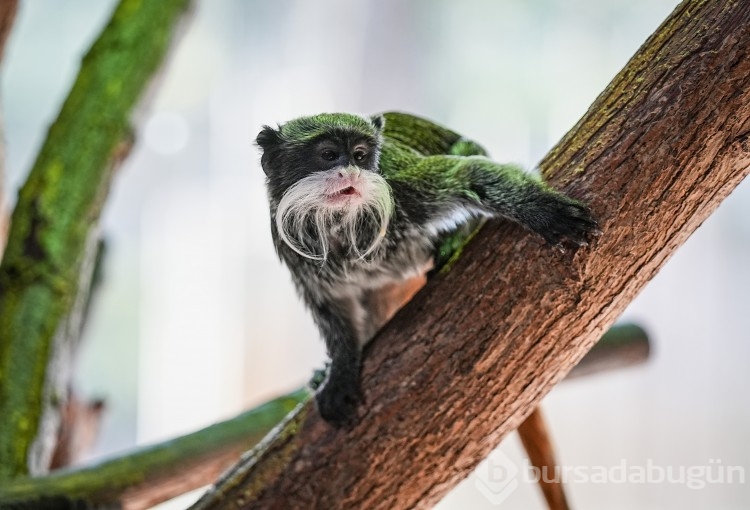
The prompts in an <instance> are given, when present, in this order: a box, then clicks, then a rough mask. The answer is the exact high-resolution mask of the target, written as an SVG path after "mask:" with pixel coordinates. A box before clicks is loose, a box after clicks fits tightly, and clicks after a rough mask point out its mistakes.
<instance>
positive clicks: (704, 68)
mask: <svg viewBox="0 0 750 510" xmlns="http://www.w3.org/2000/svg"><path fill="white" fill-rule="evenodd" d="M749 165H750V3H748V2H746V1H745V0H687V1H685V2H683V3H682V4H681V5H680V6H678V7H677V8H676V10H675V11H674V12H673V13H672V15H671V16H670V17H669V18H668V19H667V20H666V22H665V23H664V24H663V25H662V26H661V27H660V28H659V29H658V31H657V32H656V33H655V34H654V35H653V36H652V37H651V38H649V40H648V41H647V42H646V43H645V44H644V46H643V47H642V48H641V49H640V50H639V51H638V53H637V54H636V55H635V56H634V57H633V59H631V61H630V62H629V63H628V65H627V66H626V67H625V69H623V71H621V72H620V74H619V75H618V76H617V77H616V78H615V79H614V80H613V81H612V83H611V84H610V85H609V86H608V87H607V89H606V90H605V91H604V93H603V94H602V95H601V96H600V97H599V98H598V99H597V100H596V101H595V103H594V104H593V106H592V107H591V108H590V110H589V112H588V113H587V114H586V115H585V116H584V117H583V118H582V119H581V120H580V121H579V122H578V124H577V125H576V126H575V127H574V128H573V130H572V131H571V132H570V133H568V135H566V136H565V138H564V139H563V140H562V141H561V142H560V144H559V145H558V146H557V147H556V148H554V149H553V150H552V152H551V153H550V154H549V155H548V156H547V158H546V159H545V160H544V161H543V162H542V168H543V172H544V174H545V176H547V178H548V179H549V181H550V182H551V183H552V184H553V185H555V186H556V187H558V188H561V189H564V190H565V191H566V192H568V193H570V194H572V195H574V196H577V197H580V198H582V199H585V200H586V201H587V202H588V203H590V204H591V206H592V210H593V211H594V214H595V216H596V217H597V218H598V219H599V221H600V225H601V226H602V230H603V231H604V235H603V236H602V237H601V238H600V240H599V241H598V242H597V243H596V245H595V246H593V248H592V249H590V250H585V251H582V252H579V253H578V254H576V256H575V257H573V258H572V260H569V261H564V260H561V259H560V258H559V257H556V256H555V255H554V254H553V253H550V252H549V251H548V250H547V249H546V248H544V247H542V246H541V244H540V243H539V241H538V240H537V239H535V238H532V237H530V236H528V235H525V234H524V233H522V232H521V231H520V230H519V229H518V228H515V227H513V226H511V225H507V224H500V223H491V224H488V225H487V226H486V227H485V228H484V229H482V231H481V232H480V233H479V234H478V235H477V236H476V238H475V239H474V241H473V242H472V243H470V245H469V246H467V247H466V249H465V250H464V253H463V256H462V257H461V259H460V260H459V261H458V262H457V263H456V264H455V266H453V268H452V270H451V271H449V272H448V274H444V275H439V276H437V277H436V278H434V279H433V280H432V281H430V282H429V283H428V284H427V286H426V287H425V289H424V291H422V292H420V293H419V294H417V296H416V297H415V298H414V299H413V300H412V301H411V302H410V303H409V304H408V305H407V306H406V307H405V308H404V309H403V310H402V311H401V312H400V313H398V314H397V315H396V316H395V317H394V319H393V320H392V321H391V322H390V323H389V324H388V325H387V326H386V327H385V328H384V329H383V331H382V332H381V334H380V335H379V336H378V338H376V339H375V341H374V343H373V344H372V346H371V348H370V349H369V350H368V352H367V353H366V354H367V355H366V361H365V365H364V373H363V388H364V395H365V399H366V401H367V404H366V405H365V406H364V407H363V408H362V409H361V410H360V418H361V421H360V423H359V424H358V425H357V426H355V427H353V428H352V429H349V430H335V429H332V428H331V427H329V426H328V425H327V424H325V423H324V422H323V421H322V420H321V419H320V418H319V416H318V414H317V412H316V411H315V409H314V407H313V406H312V405H310V404H308V405H306V406H304V407H302V408H301V409H300V410H299V411H298V412H297V413H295V414H293V415H291V416H290V417H289V418H288V419H287V420H286V422H285V423H284V424H283V425H282V426H281V427H280V428H278V429H277V430H276V431H274V432H273V433H272V434H271V435H270V436H269V437H267V438H266V439H265V440H264V442H263V443H262V444H261V445H259V447H257V448H256V449H255V450H254V451H252V452H250V453H249V454H248V455H246V456H245V457H244V458H243V460H242V461H241V462H240V463H239V464H238V465H237V466H235V468H233V469H232V470H231V471H230V472H229V473H227V474H226V475H225V476H224V477H222V478H221V479H220V480H219V481H218V483H217V485H216V486H215V488H214V489H213V490H211V491H210V492H209V493H207V494H206V495H205V496H204V497H203V498H202V500H201V501H200V502H199V503H197V504H196V506H195V507H194V508H199V509H209V508H211V509H214V508H306V509H310V508H325V509H330V508H373V509H378V508H414V507H418V508H427V507H429V506H430V505H432V504H434V503H435V502H437V501H438V500H439V499H440V498H441V497H442V496H443V495H444V494H445V493H446V492H447V491H449V490H450V489H451V487H453V486H454V485H455V484H457V483H458V482H459V481H460V480H461V479H462V478H464V477H465V476H467V475H468V474H469V473H470V472H471V471H472V470H473V469H474V467H475V466H476V465H477V464H478V463H479V462H480V461H481V459H482V458H484V457H485V456H486V455H487V454H488V453H489V452H490V451H491V450H492V449H493V448H494V447H495V446H497V445H498V444H499V442H500V441H501V440H502V438H503V437H505V436H506V435H507V434H508V433H509V432H511V431H512V430H514V429H515V428H516V427H517V426H518V425H519V424H520V423H521V421H522V420H523V419H524V418H525V417H526V416H527V415H528V414H529V413H530V412H531V411H532V410H533V409H534V408H535V406H536V405H537V404H538V403H539V401H540V400H541V398H542V397H543V396H544V395H545V394H547V393H548V392H549V391H550V390H551V389H552V387H554V385H555V384H557V383H558V382H559V381H560V380H562V378H563V377H564V376H565V374H567V373H568V371H570V370H571V368H572V367H573V366H574V365H575V364H576V363H577V362H578V361H580V359H581V358H582V357H583V355H584V354H585V353H586V352H587V351H588V350H589V349H590V348H591V346H592V345H593V344H594V342H595V341H596V340H597V339H598V338H599V336H600V335H601V334H602V332H603V331H605V330H606V329H607V328H608V327H609V326H610V325H611V324H612V323H613V322H614V321H615V319H616V318H617V317H618V316H619V315H620V314H621V313H622V311H623V310H624V309H625V307H626V306H627V304H628V303H629V302H630V301H631V300H632V299H633V298H634V296H635V295H636V294H637V293H638V291H640V289H642V288H643V286H644V285H645V284H646V283H647V282H648V281H649V280H650V279H651V278H652V277H653V276H654V275H655V274H656V272H657V271H658V270H659V268H660V267H661V266H662V265H663V264H664V263H665V262H666V260H667V259H668V258H669V256H670V255H671V254H672V253H674V251H675V250H676V249H677V248H678V247H679V246H680V245H681V244H682V243H683V242H684V241H685V240H686V239H687V238H688V237H689V236H690V234H691V233H692V232H693V231H694V230H695V229H696V228H698V226H700V224H701V223H702V222H703V221H704V220H705V219H706V218H707V217H708V215H709V214H710V213H711V212H712V211H713V210H714V209H715V208H716V207H717V206H718V205H719V203H720V202H721V200H722V199H723V198H725V197H726V196H727V195H728V194H729V193H730V191H731V190H732V189H733V188H734V187H735V186H736V185H737V184H739V182H740V181H741V180H742V179H743V178H744V177H745V176H746V175H747V173H748V171H749V170H750V169H749Z"/></svg>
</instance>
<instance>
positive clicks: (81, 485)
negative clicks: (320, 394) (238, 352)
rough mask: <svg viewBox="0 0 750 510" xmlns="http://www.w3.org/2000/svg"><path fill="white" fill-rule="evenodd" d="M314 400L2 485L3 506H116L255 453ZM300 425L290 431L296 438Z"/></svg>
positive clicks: (286, 402) (289, 401)
mask: <svg viewBox="0 0 750 510" xmlns="http://www.w3.org/2000/svg"><path fill="white" fill-rule="evenodd" d="M308 398H309V392H308V391H307V390H306V389H304V388H303V389H300V390H297V391H295V392H293V393H290V394H288V395H285V396H283V397H279V398H277V399H275V400H272V401H271V402H268V403H266V404H264V405H262V406H259V407H257V408H255V409H253V410H250V411H247V412H245V413H243V414H241V415H239V416H237V417H235V418H232V419H231V420H227V421H224V422H221V423H217V424H215V425H211V426H210V427H206V428H205V429H202V430H199V431H197V432H194V433H192V434H188V435H186V436H183V437H180V438H177V439H173V440H171V441H166V442H164V443H160V444H157V445H154V446H149V447H145V448H142V449H140V450H137V451H135V452H133V453H130V454H128V455H126V456H123V457H120V458H116V459H112V460H109V461H104V462H101V463H99V464H97V465H94V466H91V467H86V468H82V469H77V470H70V471H60V472H56V473H53V474H51V475H48V476H44V477H40V478H22V479H16V480H14V481H12V482H10V483H7V484H4V485H0V507H3V505H10V504H15V503H20V502H29V501H33V500H34V499H35V498H39V497H53V496H63V497H65V498H68V499H85V500H87V501H89V502H96V503H102V504H104V503H114V502H117V501H118V500H119V497H120V495H121V494H122V493H123V492H124V491H126V490H127V489H128V488H131V487H134V486H136V485H138V484H139V483H141V482H143V481H145V480H150V479H153V478H155V477H156V476H157V475H162V476H165V475H169V474H170V473H172V474H173V473H176V472H179V471H180V470H182V469H183V468H184V467H185V466H186V465H190V464H195V463H198V462H200V461H201V459H202V458H204V457H205V456H206V455H210V454H211V453H212V452H216V451H221V450H222V449H224V448H228V447H232V448H237V447H240V448H247V449H249V448H251V447H252V446H254V445H255V444H256V443H258V441H260V440H261V439H262V438H263V436H265V435H266V434H267V433H268V431H270V430H271V429H272V428H273V427H274V426H276V425H277V424H278V423H279V421H281V420H282V419H283V418H284V417H285V416H287V415H288V414H289V412H290V411H292V410H293V409H294V408H295V407H296V406H297V405H299V404H300V403H302V402H305V401H306V400H307V399H308ZM296 427H297V422H294V421H293V422H291V424H290V429H289V430H290V432H289V433H291V434H294V433H296V430H297V429H296Z"/></svg>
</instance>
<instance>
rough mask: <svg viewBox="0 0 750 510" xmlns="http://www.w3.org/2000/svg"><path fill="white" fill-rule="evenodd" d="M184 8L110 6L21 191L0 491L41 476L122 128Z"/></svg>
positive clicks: (5, 308) (2, 331) (3, 329)
mask: <svg viewBox="0 0 750 510" xmlns="http://www.w3.org/2000/svg"><path fill="white" fill-rule="evenodd" d="M187 4H188V0H164V1H160V2H142V1H140V0H121V2H120V4H119V6H118V7H117V9H116V10H115V12H114V14H113V17H112V19H111V21H110V22H109V24H108V25H107V27H106V28H105V29H104V31H103V32H102V34H101V35H100V37H99V38H98V39H97V41H96V42H95V43H94V45H93V46H92V48H91V49H90V50H89V52H88V54H87V55H86V56H85V57H84V59H83V63H82V65H81V70H80V72H79V75H78V78H77V79H76V82H75V84H74V85H73V88H72V90H71V92H70V94H69V96H68V98H67V99H66V101H65V103H64V105H63V107H62V109H61V111H60V114H59V115H58V118H57V120H56V121H55V123H54V124H53V125H52V126H51V127H50V130H49V133H48V134H47V138H46V140H45V142H44V145H43V146H42V149H41V151H40V153H39V156H38V157H37V160H36V162H35V163H34V166H33V168H32V170H31V172H30V174H29V177H28V180H27V181H26V183H25V185H24V186H23V188H22V189H21V191H20V193H19V197H18V203H17V205H16V208H15V210H14V212H13V217H12V226H11V230H10V235H9V239H8V246H7V249H6V252H5V257H4V258H3V261H2V265H0V481H3V480H7V479H9V478H13V477H15V476H19V475H23V474H26V473H27V472H29V471H31V472H32V473H33V474H38V473H39V472H43V471H45V469H46V467H47V466H48V465H49V459H50V456H51V453H52V450H53V447H54V441H55V438H56V437H57V427H58V425H59V410H60V408H61V406H62V405H64V398H65V397H64V396H65V390H66V388H67V385H68V382H69V380H68V378H67V372H66V368H67V366H68V365H69V362H68V360H69V357H70V352H71V350H72V346H73V343H74V342H75V341H76V340H77V338H78V335H79V332H80V325H81V318H82V315H83V313H84V312H85V308H86V295H85V294H86V292H87V290H88V289H89V282H90V278H91V273H92V270H93V267H94V263H93V262H94V256H95V253H96V245H97V240H98V237H97V223H98V217H99V213H100V211H101V208H102V205H103V202H104V199H105V197H106V195H107V191H108V188H109V183H110V179H111V177H112V173H113V170H114V168H115V167H116V164H117V162H118V161H119V160H121V159H122V157H123V156H124V154H125V153H126V152H127V148H128V147H129V140H130V129H129V125H128V122H129V117H130V113H131V111H132V109H133V107H134V106H135V104H136V102H137V101H138V99H139V98H140V97H141V95H142V93H143V92H144V90H145V89H146V86H147V85H148V83H149V81H150V77H151V76H152V74H153V73H154V71H155V70H156V69H157V67H158V66H159V64H160V63H161V61H162V58H163V56H164V54H165V52H166V49H167V47H168V43H169V41H170V39H171V38H172V34H173V29H174V26H175V22H176V21H177V20H178V19H179V18H180V15H181V14H182V13H183V11H184V10H185V8H186V6H187Z"/></svg>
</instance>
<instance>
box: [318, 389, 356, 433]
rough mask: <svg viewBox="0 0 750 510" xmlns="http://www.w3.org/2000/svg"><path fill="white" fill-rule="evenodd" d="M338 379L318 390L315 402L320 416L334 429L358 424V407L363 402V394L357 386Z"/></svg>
mask: <svg viewBox="0 0 750 510" xmlns="http://www.w3.org/2000/svg"><path fill="white" fill-rule="evenodd" d="M337 381H339V380H338V379H330V378H329V380H328V382H327V383H326V384H325V386H323V388H321V389H320V390H318V393H317V394H316V395H315V401H316V402H317V404H318V412H319V413H320V416H321V417H322V418H323V419H324V420H325V421H327V422H328V423H330V424H331V425H333V426H334V427H344V426H347V425H353V424H354V423H356V417H357V407H358V406H359V404H360V403H361V402H362V394H361V392H360V390H359V387H358V385H357V384H344V383H343V381H342V382H337Z"/></svg>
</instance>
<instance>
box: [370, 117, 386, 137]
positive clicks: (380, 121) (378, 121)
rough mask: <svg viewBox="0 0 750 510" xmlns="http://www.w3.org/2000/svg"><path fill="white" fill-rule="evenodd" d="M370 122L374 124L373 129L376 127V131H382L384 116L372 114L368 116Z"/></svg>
mask: <svg viewBox="0 0 750 510" xmlns="http://www.w3.org/2000/svg"><path fill="white" fill-rule="evenodd" d="M370 122H372V125H373V126H375V129H377V131H378V133H380V132H381V131H383V128H384V127H385V117H383V116H382V115H380V114H378V115H373V116H372V117H370Z"/></svg>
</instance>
